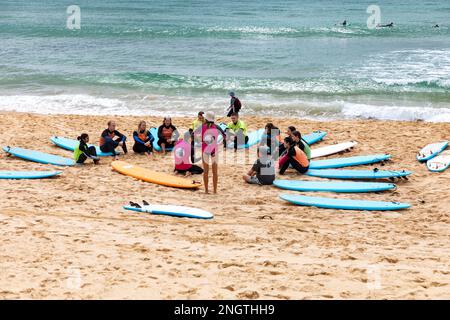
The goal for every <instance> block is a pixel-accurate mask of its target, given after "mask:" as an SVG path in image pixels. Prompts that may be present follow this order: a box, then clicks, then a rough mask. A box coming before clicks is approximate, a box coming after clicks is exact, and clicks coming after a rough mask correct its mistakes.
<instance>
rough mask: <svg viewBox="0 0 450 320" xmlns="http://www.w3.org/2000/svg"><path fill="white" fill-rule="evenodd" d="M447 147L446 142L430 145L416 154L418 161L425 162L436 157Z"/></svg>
mask: <svg viewBox="0 0 450 320" xmlns="http://www.w3.org/2000/svg"><path fill="white" fill-rule="evenodd" d="M447 146H448V141H441V142H436V143H431V144H429V145H427V146H426V147H424V148H423V149H422V150H420V151H419V152H418V153H417V157H416V158H417V160H418V161H427V160H430V159H432V158H434V157H436V156H437V155H438V154H439V153H441V152H442V151H444V149H445V148H447Z"/></svg>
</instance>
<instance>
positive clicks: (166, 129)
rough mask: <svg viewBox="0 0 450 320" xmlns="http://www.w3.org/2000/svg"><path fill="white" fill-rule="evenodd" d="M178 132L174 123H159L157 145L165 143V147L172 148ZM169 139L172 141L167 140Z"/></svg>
mask: <svg viewBox="0 0 450 320" xmlns="http://www.w3.org/2000/svg"><path fill="white" fill-rule="evenodd" d="M179 136H180V134H179V132H178V131H177V128H176V127H175V126H174V125H172V124H171V125H169V126H165V125H161V126H160V127H159V128H158V145H159V146H161V144H163V143H164V144H165V146H166V148H173V147H174V146H175V141H178V138H179ZM168 140H171V141H172V142H170V143H169V142H167V141H168Z"/></svg>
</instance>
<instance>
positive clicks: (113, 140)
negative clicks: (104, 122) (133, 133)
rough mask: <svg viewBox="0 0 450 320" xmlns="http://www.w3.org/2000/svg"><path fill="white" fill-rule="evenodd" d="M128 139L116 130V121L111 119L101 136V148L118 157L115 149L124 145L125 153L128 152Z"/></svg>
mask: <svg viewBox="0 0 450 320" xmlns="http://www.w3.org/2000/svg"><path fill="white" fill-rule="evenodd" d="M126 140H127V137H126V136H125V135H123V134H122V133H120V132H119V131H117V130H116V122H115V121H112V120H111V121H109V122H108V128H107V129H105V130H104V131H103V132H102V135H101V136H100V150H102V152H105V153H112V154H113V155H114V157H115V158H116V159H117V154H116V151H115V150H116V148H117V147H119V146H120V147H122V149H123V153H125V154H127V153H128V149H127V145H126V144H125V141H126Z"/></svg>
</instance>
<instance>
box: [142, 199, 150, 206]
mask: <svg viewBox="0 0 450 320" xmlns="http://www.w3.org/2000/svg"><path fill="white" fill-rule="evenodd" d="M142 203H143V204H144V206H149V205H150V203H148V202H147V201H145V200H142Z"/></svg>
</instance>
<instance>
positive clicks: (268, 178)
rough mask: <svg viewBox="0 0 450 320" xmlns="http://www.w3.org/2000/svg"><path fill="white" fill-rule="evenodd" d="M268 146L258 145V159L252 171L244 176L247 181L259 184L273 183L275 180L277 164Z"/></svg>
mask: <svg viewBox="0 0 450 320" xmlns="http://www.w3.org/2000/svg"><path fill="white" fill-rule="evenodd" d="M269 151H270V148H269V147H267V146H259V147H258V159H257V160H256V162H255V163H254V164H253V166H252V168H251V169H250V171H249V172H248V173H247V174H246V175H244V176H243V177H242V178H243V179H244V181H245V182H247V183H250V184H257V185H271V184H273V182H274V180H275V165H274V163H273V159H272V158H271V157H270V154H269Z"/></svg>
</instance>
